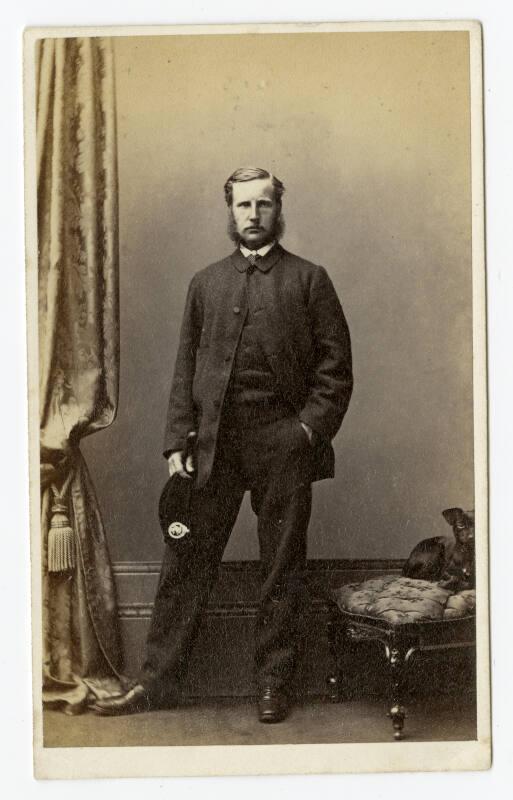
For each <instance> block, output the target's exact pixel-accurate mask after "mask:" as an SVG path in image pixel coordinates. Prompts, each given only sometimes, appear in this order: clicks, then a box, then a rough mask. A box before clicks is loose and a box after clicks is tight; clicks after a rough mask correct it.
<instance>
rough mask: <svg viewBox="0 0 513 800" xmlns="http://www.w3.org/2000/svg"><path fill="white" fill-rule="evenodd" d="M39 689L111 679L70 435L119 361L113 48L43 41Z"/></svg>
mask: <svg viewBox="0 0 513 800" xmlns="http://www.w3.org/2000/svg"><path fill="white" fill-rule="evenodd" d="M37 81H38V86H37V150H38V152H37V169H38V175H37V179H38V247H39V342H40V345H39V367H40V373H39V374H40V422H41V488H42V503H41V530H42V536H43V547H42V552H43V559H42V560H43V564H42V566H43V576H42V580H43V648H44V653H43V661H44V663H43V700H44V702H45V703H46V704H52V705H53V706H55V707H58V708H62V709H63V710H64V711H66V712H67V713H77V712H79V711H81V710H83V709H84V708H85V707H86V706H87V702H88V699H90V698H91V693H92V694H93V695H95V696H103V695H104V694H105V693H108V694H112V693H115V692H116V691H120V690H121V684H120V681H119V670H120V665H121V647H120V639H119V633H118V621H117V608H116V596H115V589H114V583H113V579H112V572H111V565H110V560H109V554H108V549H107V543H106V539H105V532H104V528H103V524H102V520H101V516H100V511H99V508H98V504H97V501H96V497H95V493H94V488H93V485H92V482H91V479H90V477H89V474H88V471H87V467H86V465H85V462H84V459H83V456H82V455H81V453H80V450H79V444H80V440H81V439H82V437H83V436H87V435H89V434H91V433H94V432H95V431H98V430H100V429H101V428H105V427H106V426H107V425H110V424H111V422H112V421H113V419H114V417H115V414H116V406H117V398H118V372H119V308H118V205H117V202H118V201H117V163H116V129H115V94H114V74H113V56H112V50H111V44H110V42H109V40H104V39H101V38H84V39H78V38H76V39H75V38H68V39H45V40H43V41H42V42H41V43H40V45H39V52H38V74H37Z"/></svg>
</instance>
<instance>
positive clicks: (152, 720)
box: [43, 695, 476, 747]
mask: <svg viewBox="0 0 513 800" xmlns="http://www.w3.org/2000/svg"><path fill="white" fill-rule="evenodd" d="M43 724H44V746H45V747H116V746H117V747H120V746H125V747H135V746H152V745H153V746H155V745H160V746H166V745H167V746H169V745H244V744H329V743H346V742H349V743H351V742H352V743H357V742H389V741H392V725H391V722H390V719H389V718H388V716H387V707H386V704H385V702H384V701H383V700H380V699H358V700H351V701H347V702H342V703H336V704H335V703H330V702H329V701H327V700H321V699H319V700H316V699H312V700H308V701H307V702H304V703H302V704H299V705H296V706H294V707H293V709H292V711H291V714H290V716H289V717H288V718H287V719H286V720H285V721H284V722H282V723H280V724H278V725H263V724H262V723H259V722H258V720H257V717H256V709H255V704H254V702H253V701H251V700H249V699H246V698H244V699H237V700H234V699H233V698H230V699H216V700H197V701H189V702H187V704H185V705H183V706H181V707H179V708H176V709H172V710H165V711H153V712H150V713H147V714H136V715H132V716H126V717H114V718H112V717H110V718H104V717H98V716H96V715H95V714H93V713H91V712H88V713H86V714H82V715H80V716H75V717H73V716H67V715H65V714H62V713H60V712H57V711H45V712H44V717H43ZM475 738H476V713H475V703H474V702H473V699H471V698H469V697H468V696H463V697H462V696H460V695H456V696H441V697H440V696H439V697H433V698H422V699H418V700H412V701H410V702H409V703H408V705H407V719H406V725H405V741H410V742H427V741H468V740H472V739H475ZM397 746H398V747H400V746H401V745H400V743H398V745H397Z"/></svg>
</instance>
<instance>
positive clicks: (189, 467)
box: [167, 450, 194, 479]
mask: <svg viewBox="0 0 513 800" xmlns="http://www.w3.org/2000/svg"><path fill="white" fill-rule="evenodd" d="M184 457H185V450H177V451H176V452H175V453H171V455H170V456H169V458H168V460H167V463H168V464H169V474H170V475H171V476H173V475H174V474H175V473H178V475H180V477H181V478H189V479H190V478H192V475H191V474H190V473H191V472H194V462H193V458H192V453H190V454H189V455H188V456H187V458H186V459H185V463H184Z"/></svg>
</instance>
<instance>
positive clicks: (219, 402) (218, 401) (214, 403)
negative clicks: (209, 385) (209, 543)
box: [212, 400, 221, 408]
mask: <svg viewBox="0 0 513 800" xmlns="http://www.w3.org/2000/svg"><path fill="white" fill-rule="evenodd" d="M212 405H213V406H214V408H219V406H220V405H221V401H220V400H214V402H213V404H212Z"/></svg>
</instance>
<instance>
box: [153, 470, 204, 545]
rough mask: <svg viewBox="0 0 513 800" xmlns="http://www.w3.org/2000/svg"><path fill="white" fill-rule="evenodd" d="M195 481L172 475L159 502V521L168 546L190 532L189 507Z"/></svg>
mask: <svg viewBox="0 0 513 800" xmlns="http://www.w3.org/2000/svg"><path fill="white" fill-rule="evenodd" d="M194 485H195V480H194V479H193V478H191V479H190V480H189V479H187V478H181V477H180V475H178V474H175V475H172V476H171V478H169V480H168V481H167V483H166V485H165V486H164V488H163V490H162V494H161V495H160V500H159V520H160V527H161V528H162V534H163V536H164V541H165V543H166V544H169V543H171V542H173V541H176V540H177V539H183V538H184V537H188V536H189V535H190V532H191V506H192V496H193V493H194Z"/></svg>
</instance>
